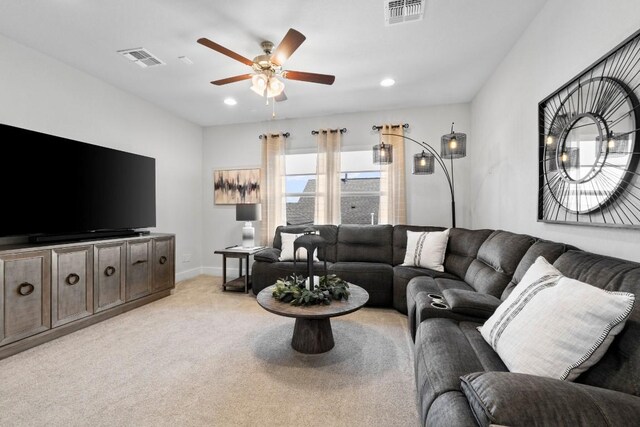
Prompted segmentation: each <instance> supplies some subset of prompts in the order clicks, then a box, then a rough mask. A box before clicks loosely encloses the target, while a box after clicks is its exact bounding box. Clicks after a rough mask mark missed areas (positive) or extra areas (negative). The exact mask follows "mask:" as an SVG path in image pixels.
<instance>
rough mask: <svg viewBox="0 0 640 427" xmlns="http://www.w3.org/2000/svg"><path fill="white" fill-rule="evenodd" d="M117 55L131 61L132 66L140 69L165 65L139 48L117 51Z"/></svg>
mask: <svg viewBox="0 0 640 427" xmlns="http://www.w3.org/2000/svg"><path fill="white" fill-rule="evenodd" d="M118 53H119V54H121V55H122V56H124V57H125V58H127V59H128V60H129V61H132V62H133V63H134V64H137V65H139V66H140V67H142V68H149V67H155V66H157V65H165V63H164V62H162V61H161V60H160V59H158V58H157V57H156V56H154V55H153V54H152V53H151V52H149V51H148V50H147V49H145V48H142V47H139V48H136V49H126V50H119V51H118Z"/></svg>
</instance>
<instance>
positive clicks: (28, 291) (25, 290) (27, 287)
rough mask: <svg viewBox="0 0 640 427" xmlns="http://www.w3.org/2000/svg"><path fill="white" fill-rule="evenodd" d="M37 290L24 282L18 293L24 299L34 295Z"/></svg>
mask: <svg viewBox="0 0 640 427" xmlns="http://www.w3.org/2000/svg"><path fill="white" fill-rule="evenodd" d="M35 289H36V287H35V286H33V285H32V284H31V283H27V282H24V283H22V284H20V286H18V293H19V294H20V295H22V296H23V297H24V296H27V295H29V294H32V293H33V291H34V290H35Z"/></svg>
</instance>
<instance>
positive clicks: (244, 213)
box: [236, 203, 262, 221]
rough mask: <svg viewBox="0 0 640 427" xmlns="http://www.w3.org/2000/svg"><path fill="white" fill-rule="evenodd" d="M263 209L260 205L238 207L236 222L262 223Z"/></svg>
mask: <svg viewBox="0 0 640 427" xmlns="http://www.w3.org/2000/svg"><path fill="white" fill-rule="evenodd" d="M261 219H262V209H261V205H260V203H246V204H241V205H236V221H260V220H261Z"/></svg>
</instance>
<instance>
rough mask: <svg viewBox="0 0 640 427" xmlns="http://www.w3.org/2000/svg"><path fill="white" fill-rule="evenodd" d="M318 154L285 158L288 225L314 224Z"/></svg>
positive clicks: (287, 156)
mask: <svg viewBox="0 0 640 427" xmlns="http://www.w3.org/2000/svg"><path fill="white" fill-rule="evenodd" d="M316 159H317V155H316V153H303V154H287V155H286V156H285V171H286V172H285V173H286V174H287V175H286V179H285V187H284V192H285V194H284V197H285V199H286V201H287V203H286V204H287V211H286V214H287V225H305V224H313V215H314V212H315V206H316V201H315V195H316Z"/></svg>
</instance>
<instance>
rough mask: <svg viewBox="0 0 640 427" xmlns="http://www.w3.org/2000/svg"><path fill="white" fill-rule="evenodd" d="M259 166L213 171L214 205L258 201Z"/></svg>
mask: <svg viewBox="0 0 640 427" xmlns="http://www.w3.org/2000/svg"><path fill="white" fill-rule="evenodd" d="M260 178H261V176H260V168H255V169H226V170H214V171H213V202H214V203H215V204H216V205H237V204H243V203H260V181H261V179H260Z"/></svg>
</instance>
